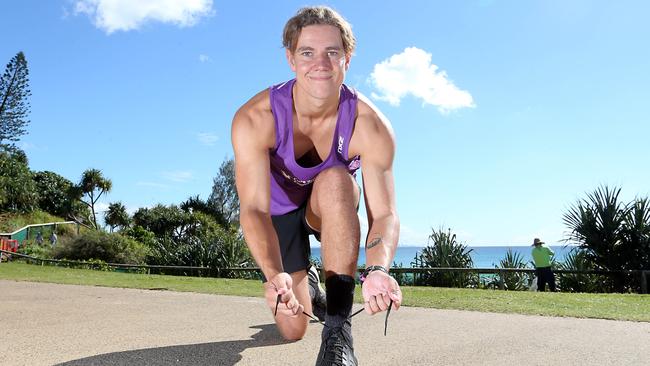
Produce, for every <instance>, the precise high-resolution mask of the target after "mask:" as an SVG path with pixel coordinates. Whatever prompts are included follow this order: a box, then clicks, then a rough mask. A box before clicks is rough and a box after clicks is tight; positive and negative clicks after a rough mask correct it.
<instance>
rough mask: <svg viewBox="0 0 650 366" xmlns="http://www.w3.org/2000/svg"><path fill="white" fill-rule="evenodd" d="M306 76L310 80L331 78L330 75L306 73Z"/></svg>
mask: <svg viewBox="0 0 650 366" xmlns="http://www.w3.org/2000/svg"><path fill="white" fill-rule="evenodd" d="M307 77H308V78H309V79H310V80H315V81H327V80H330V79H332V75H308V76H307Z"/></svg>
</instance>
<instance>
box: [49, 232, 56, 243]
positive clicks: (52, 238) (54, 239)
mask: <svg viewBox="0 0 650 366" xmlns="http://www.w3.org/2000/svg"><path fill="white" fill-rule="evenodd" d="M57 240H58V238H57V236H56V233H55V232H54V231H52V235H50V244H51V245H52V246H55V245H56V241H57Z"/></svg>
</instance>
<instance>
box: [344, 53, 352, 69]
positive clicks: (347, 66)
mask: <svg viewBox="0 0 650 366" xmlns="http://www.w3.org/2000/svg"><path fill="white" fill-rule="evenodd" d="M350 60H352V54H346V55H345V71H348V69H349V68H350Z"/></svg>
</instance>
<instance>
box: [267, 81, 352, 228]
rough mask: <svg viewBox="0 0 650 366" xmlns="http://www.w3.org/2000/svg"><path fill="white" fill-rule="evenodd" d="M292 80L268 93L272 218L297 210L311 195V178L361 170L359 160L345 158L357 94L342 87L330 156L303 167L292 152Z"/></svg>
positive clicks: (350, 135)
mask: <svg viewBox="0 0 650 366" xmlns="http://www.w3.org/2000/svg"><path fill="white" fill-rule="evenodd" d="M295 81H296V80H295V79H293V80H289V81H287V82H285V83H283V84H279V85H275V86H272V87H271V89H270V98H271V109H272V111H273V117H274V119H275V147H274V148H273V150H271V152H270V160H271V215H283V214H285V213H287V212H290V211H293V210H295V209H296V208H298V207H300V206H301V205H302V204H303V203H305V201H306V200H307V198H308V197H309V193H310V192H311V187H312V183H313V182H314V178H316V176H317V175H318V174H319V173H320V172H322V171H323V170H325V169H327V168H331V167H334V166H345V167H347V169H348V171H349V172H350V174H353V175H354V174H355V172H356V171H357V169H359V167H360V165H361V164H360V160H359V156H354V157H352V158H351V159H350V158H348V147H349V145H350V139H351V138H352V130H353V129H354V123H355V116H356V111H357V94H356V93H355V91H354V90H352V89H350V88H348V87H347V86H345V85H341V92H340V95H339V108H338V119H337V121H336V127H335V130H334V138H333V141H332V147H331V148H330V153H329V156H328V157H327V158H326V159H325V160H324V161H323V162H321V163H320V164H318V165H315V166H312V167H308V168H305V167H302V166H300V165H298V163H297V162H296V158H295V154H294V150H293V93H292V91H293V84H294V83H295Z"/></svg>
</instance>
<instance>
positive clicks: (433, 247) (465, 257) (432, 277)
mask: <svg viewBox="0 0 650 366" xmlns="http://www.w3.org/2000/svg"><path fill="white" fill-rule="evenodd" d="M431 231H432V233H431V235H429V243H430V244H427V246H426V247H424V248H423V249H422V252H421V253H418V254H417V255H416V258H415V267H420V268H435V267H453V268H472V267H473V266H474V262H473V261H472V257H471V256H470V253H471V252H472V249H469V250H468V249H467V246H466V245H465V244H463V243H459V242H457V241H456V234H452V233H451V229H448V231H447V232H444V231H443V230H442V229H438V230H437V231H436V230H433V229H431ZM416 283H417V284H420V285H428V286H440V287H467V286H469V285H470V284H471V283H472V281H471V276H470V275H468V274H466V273H457V272H452V273H449V272H445V273H442V272H435V271H431V272H426V273H424V274H422V275H421V276H419V277H418V278H417V279H416Z"/></svg>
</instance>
